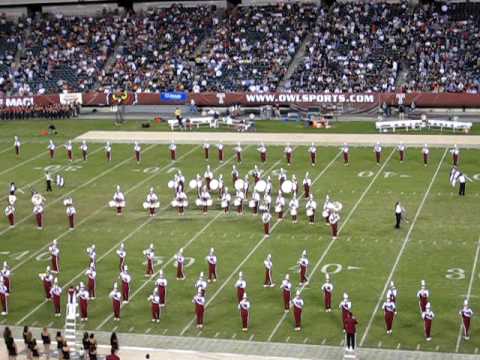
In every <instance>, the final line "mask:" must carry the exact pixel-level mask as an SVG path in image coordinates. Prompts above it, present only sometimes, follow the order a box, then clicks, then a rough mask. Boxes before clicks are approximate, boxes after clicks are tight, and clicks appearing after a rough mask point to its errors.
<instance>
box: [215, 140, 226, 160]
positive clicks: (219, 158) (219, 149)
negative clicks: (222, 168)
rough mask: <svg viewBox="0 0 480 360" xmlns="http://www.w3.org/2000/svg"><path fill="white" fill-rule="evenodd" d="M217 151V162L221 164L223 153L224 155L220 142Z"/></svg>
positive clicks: (223, 148)
mask: <svg viewBox="0 0 480 360" xmlns="http://www.w3.org/2000/svg"><path fill="white" fill-rule="evenodd" d="M217 149H218V161H220V162H223V160H224V158H225V153H224V150H225V147H224V146H223V144H222V142H220V144H218V145H217Z"/></svg>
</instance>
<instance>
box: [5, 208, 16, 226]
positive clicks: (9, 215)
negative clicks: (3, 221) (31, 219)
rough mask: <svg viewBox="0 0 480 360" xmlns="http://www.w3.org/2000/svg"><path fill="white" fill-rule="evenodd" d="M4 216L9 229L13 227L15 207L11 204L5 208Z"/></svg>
mask: <svg viewBox="0 0 480 360" xmlns="http://www.w3.org/2000/svg"><path fill="white" fill-rule="evenodd" d="M5 216H6V217H7V219H8V224H9V225H10V227H14V226H15V207H14V206H13V205H11V204H8V205H7V207H6V208H5Z"/></svg>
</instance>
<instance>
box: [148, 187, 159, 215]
mask: <svg viewBox="0 0 480 360" xmlns="http://www.w3.org/2000/svg"><path fill="white" fill-rule="evenodd" d="M145 205H147V207H148V211H149V216H155V212H156V209H158V208H159V207H160V202H159V201H158V196H157V194H156V193H155V191H154V190H153V187H151V188H150V191H149V193H148V195H147V200H146V204H145ZM145 205H144V207H145Z"/></svg>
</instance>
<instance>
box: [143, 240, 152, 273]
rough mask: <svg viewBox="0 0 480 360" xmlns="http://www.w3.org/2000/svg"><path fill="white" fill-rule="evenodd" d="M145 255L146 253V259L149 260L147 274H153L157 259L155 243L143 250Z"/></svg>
mask: <svg viewBox="0 0 480 360" xmlns="http://www.w3.org/2000/svg"><path fill="white" fill-rule="evenodd" d="M143 255H145V259H146V262H147V268H146V269H145V276H152V275H153V273H154V272H155V271H154V270H153V265H154V261H155V249H154V247H153V244H150V247H149V248H148V249H146V250H144V251H143Z"/></svg>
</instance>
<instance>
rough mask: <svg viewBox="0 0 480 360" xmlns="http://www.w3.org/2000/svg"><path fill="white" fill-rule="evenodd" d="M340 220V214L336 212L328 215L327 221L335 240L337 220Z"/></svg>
mask: <svg viewBox="0 0 480 360" xmlns="http://www.w3.org/2000/svg"><path fill="white" fill-rule="evenodd" d="M339 221H340V215H338V213H336V212H332V213H331V214H330V216H329V217H328V222H329V224H330V227H331V229H332V238H333V239H334V240H335V239H336V238H337V236H338V222H339Z"/></svg>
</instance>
